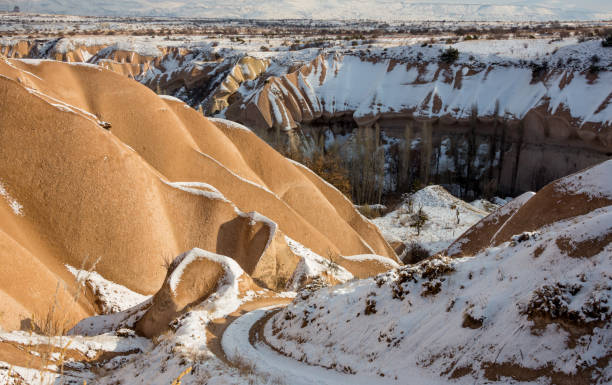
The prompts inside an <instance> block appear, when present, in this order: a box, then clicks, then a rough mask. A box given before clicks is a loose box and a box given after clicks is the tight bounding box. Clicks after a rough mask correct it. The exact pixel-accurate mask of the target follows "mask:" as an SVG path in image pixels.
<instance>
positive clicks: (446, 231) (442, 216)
mask: <svg viewBox="0 0 612 385" xmlns="http://www.w3.org/2000/svg"><path fill="white" fill-rule="evenodd" d="M498 199H499V201H500V203H505V201H503V200H501V199H500V198H498ZM483 202H484V203H483ZM479 203H480V205H481V206H482V207H483V208H482V209H481V208H479V207H475V206H473V205H471V204H469V203H467V202H464V201H462V200H461V199H458V198H455V197H454V196H452V195H451V194H450V193H449V192H448V191H446V190H445V189H444V188H443V187H441V186H435V185H434V186H428V187H426V188H424V189H422V190H419V191H417V192H416V193H414V194H411V195H409V196H407V197H406V199H405V200H404V201H403V202H402V204H401V205H400V206H399V207H398V208H397V209H396V210H394V211H392V212H390V213H388V214H387V215H385V216H383V217H380V218H376V219H373V220H372V222H374V224H375V225H376V226H378V228H379V229H380V231H381V233H382V234H383V236H384V237H385V239H386V240H387V241H388V242H389V243H390V244H392V245H393V244H396V242H402V243H404V244H405V245H406V246H410V244H411V243H412V242H417V243H419V244H420V245H421V246H422V247H424V248H425V249H427V250H428V251H429V253H430V254H434V253H437V252H440V251H442V250H444V249H445V248H447V247H448V246H449V245H450V243H451V242H452V241H454V240H455V239H456V238H457V237H459V235H461V234H462V233H463V232H464V231H466V230H467V229H469V228H470V227H472V226H473V225H474V224H476V223H477V222H478V221H479V220H481V219H482V218H484V217H485V216H487V215H488V211H485V210H484V207H485V206H484V205H485V204H486V205H487V207H491V208H496V207H499V206H497V205H495V204H493V203H491V202H488V201H484V200H482V201H481V202H479ZM419 210H422V212H423V213H424V214H425V215H426V216H427V220H426V221H425V223H424V224H423V226H422V228H421V229H420V230H418V229H417V228H416V226H415V225H414V223H413V220H412V218H413V216H414V215H415V214H417V213H418V211H419ZM400 254H403V253H400Z"/></svg>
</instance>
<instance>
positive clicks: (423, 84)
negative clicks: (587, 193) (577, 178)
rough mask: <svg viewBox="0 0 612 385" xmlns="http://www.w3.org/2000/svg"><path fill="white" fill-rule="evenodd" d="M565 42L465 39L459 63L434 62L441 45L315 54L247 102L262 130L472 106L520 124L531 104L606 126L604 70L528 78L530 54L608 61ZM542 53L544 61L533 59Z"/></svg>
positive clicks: (607, 76) (611, 108)
mask: <svg viewBox="0 0 612 385" xmlns="http://www.w3.org/2000/svg"><path fill="white" fill-rule="evenodd" d="M567 43H569V44H564V46H559V47H558V49H557V50H556V51H555V52H554V53H553V54H552V55H551V54H550V52H548V47H547V46H546V45H547V42H545V41H541V42H537V43H534V42H531V41H529V40H516V41H512V42H503V43H502V42H495V43H491V42H487V41H484V42H476V43H474V42H464V43H460V44H457V45H456V48H457V49H459V51H460V54H459V60H458V61H457V62H456V63H455V64H454V65H452V66H448V65H445V64H440V63H438V56H439V54H440V50H441V49H445V48H446V47H445V46H443V45H441V46H436V47H432V48H423V47H420V46H416V45H415V46H412V47H410V48H404V47H396V48H395V49H389V50H388V51H387V52H385V53H384V54H383V55H382V57H376V55H369V56H368V55H362V56H361V57H360V56H358V55H354V56H353V55H340V54H333V55H332V54H330V55H325V56H323V55H321V56H319V57H317V58H316V59H315V60H313V61H312V62H311V63H309V64H308V65H306V66H304V67H302V68H301V69H300V70H299V71H297V72H296V73H293V74H288V75H285V76H283V77H281V78H272V79H271V80H270V81H269V83H268V84H267V85H266V86H265V87H263V88H260V89H258V90H257V91H255V92H254V93H253V94H252V95H249V98H247V101H246V104H255V103H257V105H258V109H259V111H260V112H261V114H262V116H263V119H265V120H266V122H267V123H268V125H270V126H276V127H280V128H286V129H289V128H293V127H296V126H298V125H299V122H300V121H302V122H307V121H309V120H311V119H313V118H318V117H320V116H326V117H327V116H336V115H341V114H344V113H349V114H351V115H352V116H353V118H354V119H355V120H356V121H357V122H359V123H360V124H362V125H366V124H368V123H370V122H371V121H373V120H374V119H377V118H378V117H379V116H380V115H381V114H394V113H400V112H401V113H408V114H414V115H418V116H422V117H440V116H448V117H452V118H457V119H466V118H469V116H470V114H471V113H472V112H473V111H474V108H475V109H476V112H477V113H478V115H479V116H493V115H494V114H497V115H498V116H505V117H507V118H510V119H522V118H524V117H525V116H526V115H527V113H529V112H530V111H532V110H533V109H535V108H538V107H542V108H543V109H544V111H545V112H546V114H548V115H555V114H561V113H563V112H568V113H569V115H570V116H571V118H572V119H574V120H576V121H578V122H580V125H581V124H582V123H587V122H591V123H596V124H605V125H610V124H612V105H611V104H609V99H608V98H609V96H610V87H609V84H610V83H611V82H612V73H611V72H609V71H601V72H600V73H599V74H598V76H597V79H593V77H592V76H591V75H590V74H589V73H587V72H585V71H582V69H574V68H572V67H568V66H565V65H563V66H562V67H560V68H558V69H557V68H555V69H554V70H552V68H551V71H550V72H549V73H547V76H546V77H545V78H543V79H537V78H536V79H534V71H533V69H532V68H530V66H528V65H527V63H526V62H525V60H533V59H536V57H537V59H536V60H535V61H537V62H538V63H544V62H546V65H547V66H549V65H550V66H552V63H554V64H555V65H557V64H556V63H565V62H566V61H565V60H568V58H572V59H571V60H572V61H573V60H576V59H573V58H574V57H576V58H578V57H583V58H589V57H590V55H596V54H600V55H601V57H602V58H604V59H603V60H604V61H605V62H606V63H609V60H610V58H611V57H612V53H611V52H610V50H607V49H604V48H602V47H601V43H599V42H595V41H593V42H589V43H588V44H584V45H582V44H576V40H574V39H572V40H567ZM530 47H531V48H530ZM583 49H587V50H586V51H582V50H583ZM530 51H531V52H530ZM537 52H539V53H537ZM544 54H546V55H545V56H546V59H541V58H539V56H540V55H544ZM598 57H599V56H598ZM481 60H482V61H481ZM549 60H550V62H548V61H549ZM588 60H590V59H588ZM406 62H407V63H406ZM404 63H406V64H404ZM549 63H551V64H549ZM540 80H541V81H540ZM262 99H265V100H267V101H269V102H267V103H264V102H262ZM295 106H299V107H298V108H299V109H298V110H297V112H295V110H296V107H295ZM552 131H554V132H553V135H557V134H558V135H561V136H563V135H565V134H563V133H560V132H558V130H552Z"/></svg>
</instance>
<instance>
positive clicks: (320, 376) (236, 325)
mask: <svg viewBox="0 0 612 385" xmlns="http://www.w3.org/2000/svg"><path fill="white" fill-rule="evenodd" d="M282 307H283V306H282V305H281V306H278V305H277V306H270V307H265V308H260V309H256V310H253V311H251V312H248V313H246V314H244V315H242V316H240V317H239V318H237V319H236V320H234V321H233V322H232V323H231V324H230V325H229V326H228V327H227V329H225V332H224V333H223V336H222V337H221V346H222V348H223V351H224V353H225V356H226V357H227V359H228V360H229V361H230V362H243V363H244V362H248V363H251V364H253V365H254V366H255V371H256V372H258V373H260V374H265V375H269V376H271V377H272V378H278V379H281V380H283V381H284V382H285V383H287V384H292V385H312V384H321V385H346V384H347V383H350V384H351V385H373V384H397V382H396V381H391V380H388V379H384V378H381V377H375V376H367V375H366V376H364V375H362V374H360V375H351V374H344V373H340V372H337V371H334V370H329V369H325V368H323V367H320V366H313V365H308V364H305V363H303V362H300V361H297V360H294V359H292V358H290V357H287V356H285V355H282V354H280V353H278V352H276V351H274V350H273V349H272V348H271V347H270V346H269V345H267V344H266V343H265V342H263V340H262V338H261V336H259V335H258V334H259V332H260V331H261V330H263V324H262V323H265V321H267V318H269V316H270V313H271V312H274V311H277V310H278V309H280V308H282ZM266 316H268V317H266Z"/></svg>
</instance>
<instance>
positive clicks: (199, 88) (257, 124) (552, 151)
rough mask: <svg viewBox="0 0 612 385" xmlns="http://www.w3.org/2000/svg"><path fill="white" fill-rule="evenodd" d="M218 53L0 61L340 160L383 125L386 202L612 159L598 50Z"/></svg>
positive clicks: (97, 48)
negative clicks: (415, 187)
mask: <svg viewBox="0 0 612 385" xmlns="http://www.w3.org/2000/svg"><path fill="white" fill-rule="evenodd" d="M105 39H106V42H105ZM109 39H110V40H109ZM217 44H218V42H211V41H206V40H205V41H204V42H200V44H199V45H195V44H193V43H185V44H183V45H181V44H177V43H176V42H172V44H170V43H167V42H166V43H165V45H164V44H163V43H162V41H152V42H151V41H149V42H145V41H127V42H126V41H125V39H123V40H122V39H120V38H116V39H114V40H113V39H111V38H97V39H93V40H92V39H89V40H87V39H81V40H78V39H73V40H69V39H61V40H53V41H45V42H42V41H39V42H34V41H13V42H12V43H11V45H9V44H6V45H5V46H4V47H3V48H2V49H1V50H0V52H2V53H3V54H4V55H7V56H10V57H37V58H40V57H43V58H52V59H56V60H64V61H70V62H72V61H76V62H79V61H83V62H89V63H94V64H99V65H101V66H104V67H106V68H109V69H111V70H113V71H115V72H118V73H121V74H123V75H127V76H129V77H133V78H134V79H136V80H138V81H140V82H141V83H143V84H145V85H147V86H148V87H149V88H151V89H153V90H155V91H157V92H158V93H167V94H171V95H174V96H176V97H179V98H181V99H183V100H185V101H186V102H188V103H189V104H191V105H192V106H194V107H197V108H199V109H201V111H202V112H204V113H206V114H207V115H215V114H217V115H219V116H222V117H227V118H229V119H231V120H234V121H237V122H240V123H243V124H246V125H248V126H249V127H253V128H254V129H256V130H258V133H259V134H260V136H262V137H264V138H266V137H269V135H268V134H266V132H269V131H272V132H274V131H285V132H288V133H293V132H298V133H300V134H304V135H305V136H306V137H307V139H308V140H309V141H310V142H314V143H315V144H318V145H319V146H320V145H321V144H322V143H325V146H326V148H328V147H329V146H333V145H334V143H336V144H337V145H338V146H337V147H339V148H341V149H344V155H343V156H344V158H348V157H350V153H351V152H354V151H353V150H351V149H350V148H349V146H347V143H350V137H351V136H352V135H353V134H354V133H355V132H356V130H358V129H363V128H365V129H370V128H374V127H379V131H380V133H381V135H382V136H381V137H380V145H381V148H383V149H381V151H384V153H385V159H386V165H385V173H386V175H385V189H386V190H387V191H395V190H399V191H402V190H403V189H406V188H408V187H407V185H410V184H411V183H414V181H415V180H419V181H421V182H423V181H427V182H429V181H433V182H436V183H441V184H444V185H446V186H447V187H448V188H449V189H451V190H452V191H453V193H456V194H459V195H461V196H463V197H465V198H472V197H475V196H479V195H482V194H489V193H497V194H502V195H516V194H518V193H521V192H523V191H528V190H537V189H538V188H540V187H542V186H543V185H545V184H546V183H548V182H550V181H551V180H554V179H556V178H559V177H562V176H564V175H567V174H569V173H571V172H574V171H576V170H578V169H581V168H584V167H587V166H589V165H592V164H594V163H597V162H600V161H603V160H605V159H608V158H609V157H610V156H611V154H612V128H611V125H612V103H611V101H612V90H611V89H610V84H612V72H610V71H609V70H608V68H609V67H610V65H611V63H612V52H611V50H610V49H609V48H603V47H601V44H599V42H598V41H587V42H585V43H579V42H577V41H576V40H573V41H572V40H571V39H569V40H566V41H561V42H559V41H557V42H548V41H539V40H537V41H531V40H509V41H478V42H462V43H458V44H455V45H454V46H455V47H457V48H458V49H459V52H460V54H459V56H458V59H457V61H456V62H454V64H448V63H441V62H440V61H439V59H438V55H439V49H441V48H443V47H439V46H436V45H435V46H433V47H432V46H428V45H425V46H419V45H414V43H413V46H391V47H385V48H384V49H380V48H378V49H376V48H372V49H369V48H368V49H363V48H356V49H352V50H345V51H343V52H339V51H337V50H336V51H333V50H328V51H330V52H327V51H326V50H323V51H321V52H319V51H317V50H309V51H308V52H301V51H298V52H294V53H292V52H288V51H281V50H280V49H279V50H278V51H277V52H267V50H269V48H266V51H265V52H257V53H253V52H252V51H250V49H251V48H254V47H247V48H248V49H249V50H248V52H247V51H244V50H243V51H240V50H238V49H236V48H235V47H233V48H231V49H230V48H227V47H222V48H219V47H217ZM261 48H262V51H263V47H261ZM255 49H256V50H257V49H259V47H257V48H255ZM425 126H427V127H430V128H425ZM379 131H376V132H379ZM430 131H431V132H430ZM424 133H425V135H423V134H424ZM298 136H299V137H302V138H303V136H302V135H298ZM353 136H354V135H353ZM347 137H348V138H349V140H348V141H347ZM293 139H295V136H294V138H293ZM407 142H408V144H407ZM407 148H410V150H409V151H408V152H413V153H412V154H409V155H408V156H406V155H405V153H406V152H407V150H406V149H407ZM403 153H404V154H403ZM407 159H409V160H408V161H407ZM406 162H408V164H406Z"/></svg>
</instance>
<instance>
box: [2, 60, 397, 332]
mask: <svg viewBox="0 0 612 385" xmlns="http://www.w3.org/2000/svg"><path fill="white" fill-rule="evenodd" d="M0 74H1V75H2V76H0V94H2V95H5V96H4V97H2V98H1V100H0V113H1V114H2V117H3V119H2V122H1V123H0V125H1V130H0V178H1V183H2V188H1V189H0V192H1V193H2V198H1V199H0V218H1V219H2V220H1V221H0V243H1V244H2V249H1V250H2V251H1V252H0V258H1V259H2V261H4V262H3V263H2V265H3V266H5V268H4V269H3V270H0V275H1V278H2V280H4V281H5V282H11V283H12V284H8V285H6V286H4V285H3V286H2V287H1V290H2V291H3V293H2V296H1V297H0V298H2V300H1V301H0V306H1V307H2V310H3V309H6V310H5V314H10V317H6V318H3V319H2V321H1V322H2V325H3V326H4V327H5V328H9V329H18V328H20V327H21V326H22V322H23V321H24V320H27V319H28V318H30V316H31V313H33V312H34V311H35V310H40V309H44V308H46V307H47V305H48V304H49V303H51V301H52V299H53V297H54V296H55V292H56V287H57V282H58V281H60V282H61V285H60V290H59V292H62V293H63V292H65V293H66V294H65V296H66V298H68V299H70V298H73V293H75V292H78V291H79V287H78V285H76V284H75V283H74V277H72V276H71V274H70V273H69V272H68V271H67V270H66V268H65V267H64V265H65V264H68V265H70V266H74V267H77V268H84V269H88V268H90V267H91V266H90V265H91V264H92V263H93V261H95V260H97V259H98V258H99V262H98V264H97V265H96V266H95V270H96V271H97V272H98V273H99V274H100V275H101V276H103V277H104V278H105V279H108V280H110V281H113V282H116V283H118V284H121V285H123V286H125V287H127V288H129V289H131V290H133V291H136V292H138V293H141V294H152V293H154V292H156V291H157V290H158V289H159V287H160V286H161V285H162V283H163V281H164V277H165V276H166V269H165V268H164V267H163V266H162V265H163V261H164V259H166V258H169V257H171V256H175V255H179V254H180V253H182V252H184V251H185V250H189V249H192V248H194V247H199V248H202V249H205V250H209V251H212V252H215V253H218V254H221V255H228V256H230V257H232V258H234V259H235V260H236V261H237V262H238V263H239V264H240V265H241V266H242V268H243V269H244V270H245V272H247V273H248V274H250V275H252V276H253V278H254V279H255V280H257V282H259V283H260V284H262V285H266V286H268V287H272V288H275V287H276V286H275V281H276V280H277V278H278V277H281V278H282V277H285V279H287V277H290V276H291V275H292V272H293V269H295V266H296V265H297V263H298V261H299V257H297V256H295V255H293V254H292V253H291V251H290V250H289V249H288V248H287V245H286V243H285V239H284V235H285V234H286V235H287V236H290V237H291V238H292V239H295V240H296V241H298V242H300V243H301V244H303V245H305V246H307V247H309V248H311V249H312V250H313V251H315V252H317V253H319V254H321V255H327V254H326V253H327V252H328V250H331V251H333V252H335V253H337V254H340V255H356V254H371V253H375V254H380V255H383V256H386V257H389V258H392V259H395V258H396V257H395V254H394V252H393V250H392V249H391V248H390V247H389V246H388V245H387V244H386V242H385V241H384V240H383V239H382V237H381V235H380V233H379V232H378V230H377V229H376V228H375V227H374V226H373V225H372V224H370V223H369V222H367V221H365V220H364V219H363V218H361V217H360V216H359V214H358V213H357V212H356V211H355V210H354V209H351V210H349V209H348V206H349V202H346V203H345V204H344V205H341V206H340V207H336V205H335V203H336V202H337V201H343V200H344V199H345V198H343V197H342V196H341V194H340V193H339V192H338V191H336V190H335V189H333V188H331V187H329V186H327V185H325V184H324V183H323V182H322V181H319V180H318V178H316V177H315V176H313V175H305V173H304V171H303V169H302V167H300V166H297V165H295V164H293V163H291V162H289V161H287V160H286V159H285V158H283V157H282V156H281V155H280V154H278V153H276V152H275V151H274V150H272V149H271V148H270V147H269V146H267V145H266V144H265V143H263V142H262V141H261V140H259V139H258V138H257V137H256V135H254V134H253V133H252V132H250V131H249V130H248V129H245V128H243V127H239V126H236V125H233V124H231V123H228V122H226V123H223V122H221V121H218V122H215V123H213V122H211V121H209V120H208V119H206V118H204V117H203V116H202V115H201V114H200V113H198V112H196V111H195V110H193V109H191V108H189V107H188V106H187V105H185V104H184V103H182V102H180V101H178V100H176V99H174V98H160V97H158V96H157V95H155V93H153V92H152V91H151V90H149V89H148V88H146V87H144V86H142V85H140V84H138V83H136V82H134V81H132V80H130V79H128V78H126V77H124V76H120V75H117V74H115V73H113V72H111V71H108V70H104V69H102V68H99V67H92V66H87V65H70V64H66V63H60V62H52V61H41V62H31V63H25V62H21V61H18V60H11V59H7V60H5V59H2V60H0ZM313 180H314V181H315V182H313ZM257 213H261V214H257ZM17 256H20V257H19V260H26V259H27V260H29V261H30V262H28V263H27V264H26V263H23V264H22V263H19V264H15V263H13V262H11V261H14V260H15V258H16V257H17ZM85 262H86V263H85ZM83 265H84V266H83ZM20 282H21V283H23V285H22V284H20ZM58 296H59V297H61V296H64V294H59V295H58ZM67 301H68V300H67ZM68 302H70V301H68ZM62 308H63V309H64V311H63V313H64V314H66V315H67V316H69V318H71V321H70V322H68V323H71V322H72V321H76V320H78V319H80V318H82V317H83V316H84V315H87V314H92V313H93V308H92V306H91V304H90V303H88V300H87V296H80V298H79V299H78V305H77V306H73V305H71V304H69V303H66V304H65V306H62Z"/></svg>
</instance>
